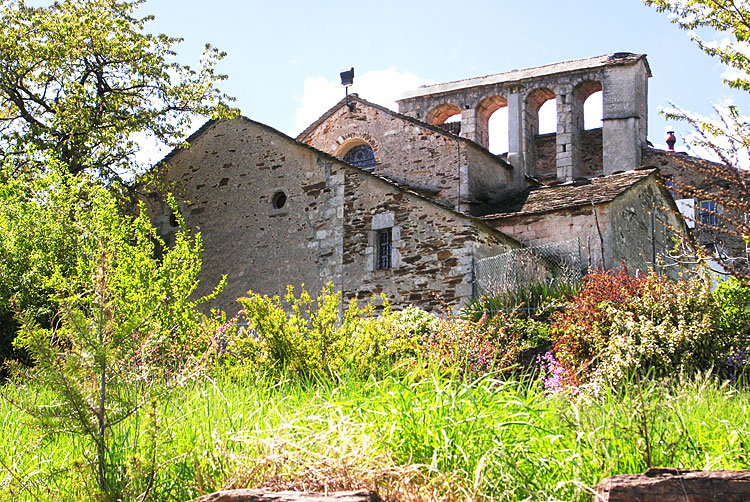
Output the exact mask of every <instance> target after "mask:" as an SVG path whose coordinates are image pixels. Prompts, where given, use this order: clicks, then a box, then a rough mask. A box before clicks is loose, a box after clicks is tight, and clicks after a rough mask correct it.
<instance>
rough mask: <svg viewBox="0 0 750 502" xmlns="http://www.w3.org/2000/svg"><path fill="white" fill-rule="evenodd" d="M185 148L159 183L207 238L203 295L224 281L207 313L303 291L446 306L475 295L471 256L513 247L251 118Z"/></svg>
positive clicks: (164, 215) (155, 198) (163, 227)
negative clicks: (380, 259)
mask: <svg viewBox="0 0 750 502" xmlns="http://www.w3.org/2000/svg"><path fill="white" fill-rule="evenodd" d="M190 144H191V147H190V148H189V149H186V150H176V151H174V152H173V153H172V154H170V155H169V156H168V157H167V158H166V159H165V160H164V161H163V163H162V165H161V169H160V171H159V173H160V176H161V178H162V181H164V182H165V183H166V185H167V186H170V187H171V188H172V190H173V191H174V193H175V195H176V197H177V198H178V200H179V201H181V202H180V205H181V209H182V210H183V213H184V216H185V220H186V224H187V225H188V227H190V228H192V229H193V230H195V231H199V232H200V233H201V236H202V239H203V245H204V249H205V252H204V264H203V272H202V275H201V286H200V290H199V291H198V294H206V293H208V292H210V291H211V290H212V288H213V287H214V286H216V284H218V283H219V282H220V280H221V278H222V276H223V275H224V274H226V275H227V284H226V287H225V289H224V291H223V292H222V293H221V294H220V295H219V297H217V299H216V300H215V301H214V302H213V303H212V304H211V306H218V307H220V308H223V309H225V310H228V311H230V312H231V311H232V310H236V308H237V307H236V306H234V305H233V301H234V300H235V299H236V298H238V297H241V296H245V295H246V294H247V292H248V290H253V291H255V292H258V293H263V294H268V295H278V294H283V293H284V292H285V291H286V287H287V285H293V286H296V287H299V286H300V285H302V284H304V285H305V286H306V287H307V288H308V290H311V291H316V290H320V288H322V286H323V285H324V284H326V283H327V282H329V281H330V282H332V283H333V284H334V286H335V288H336V289H337V290H339V291H341V292H342V293H343V296H344V298H347V299H349V298H355V297H356V298H360V299H367V300H369V299H370V297H371V296H372V295H375V294H378V293H385V294H386V295H387V296H388V298H389V299H390V300H391V301H392V302H393V304H394V305H396V306H405V305H411V304H413V305H417V306H420V307H423V308H426V309H431V310H437V309H439V308H442V307H443V306H450V307H453V306H456V305H459V304H462V303H464V302H466V301H468V299H469V298H470V296H471V286H472V266H471V264H472V260H473V259H474V258H475V257H476V256H480V257H481V256H484V255H486V254H488V253H497V252H502V251H505V250H508V249H510V248H512V247H519V246H520V244H519V243H518V242H517V241H515V240H514V239H512V238H510V237H507V236H505V235H503V234H501V233H500V232H498V231H496V230H493V229H492V228H490V227H488V226H486V225H484V224H483V223H482V222H480V221H479V220H477V219H474V218H471V217H469V216H466V215H463V214H460V213H458V212H456V211H454V210H452V209H450V208H447V207H444V206H442V205H440V204H438V203H435V202H432V201H430V200H429V199H426V198H425V197H423V196H421V195H419V194H417V193H415V192H410V191H408V190H405V189H404V188H401V187H399V186H397V185H396V184H394V183H392V182H389V181H388V180H386V179H384V178H381V177H378V176H376V175H373V174H370V173H368V172H365V171H363V170H361V169H358V168H356V167H352V166H350V165H348V164H346V163H344V162H342V161H340V160H338V159H336V158H334V157H331V156H329V155H327V154H325V153H323V152H320V151H318V150H315V149H314V148H311V147H308V146H306V145H304V144H301V143H299V142H297V141H295V140H293V139H292V138H289V137H287V136H285V135H283V134H282V133H280V132H278V131H275V130H274V129H271V128H270V127H267V126H265V125H262V124H259V123H256V122H253V121H251V120H249V119H245V118H240V119H235V120H231V121H218V122H209V123H208V124H206V125H205V126H204V127H203V128H202V129H201V130H200V131H199V132H197V133H196V134H195V135H194V136H193V137H192V138H191V139H190ZM280 194H283V202H280V200H281V199H280V198H279V197H280ZM146 200H147V202H148V209H149V211H150V213H151V214H152V215H153V216H154V221H156V222H157V224H158V226H159V230H160V233H161V234H163V235H166V236H169V235H170V234H171V233H174V232H176V231H177V227H176V225H173V223H175V222H174V220H173V219H172V218H170V211H169V208H168V206H167V205H166V204H164V203H163V202H162V200H163V199H162V197H161V196H160V195H159V193H157V192H155V193H153V194H152V195H151V196H150V197H147V198H146ZM170 220H171V221H170ZM382 229H389V230H390V233H391V235H392V239H393V240H392V256H391V259H392V264H391V266H389V267H388V268H387V269H385V270H378V269H377V267H376V266H375V262H374V255H375V253H376V246H375V242H374V239H375V237H376V233H377V231H379V230H382Z"/></svg>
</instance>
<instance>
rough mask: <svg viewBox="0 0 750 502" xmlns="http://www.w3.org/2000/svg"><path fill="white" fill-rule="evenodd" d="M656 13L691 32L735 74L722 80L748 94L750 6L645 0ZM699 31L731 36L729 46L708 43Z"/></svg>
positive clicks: (716, 0) (734, 1)
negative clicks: (664, 13)
mask: <svg viewBox="0 0 750 502" xmlns="http://www.w3.org/2000/svg"><path fill="white" fill-rule="evenodd" d="M644 3H645V4H646V5H649V6H651V7H654V8H656V10H657V11H659V12H667V13H669V15H670V18H671V20H672V23H674V24H676V25H677V26H679V27H680V28H681V29H683V30H687V31H689V32H690V38H691V39H692V40H693V41H694V42H695V43H696V44H697V45H698V47H699V48H700V49H701V50H702V51H703V52H705V53H706V54H708V55H709V56H712V57H718V58H719V59H720V60H721V62H722V63H723V64H725V65H727V66H728V67H730V68H734V69H735V70H737V72H738V73H736V74H733V75H731V76H730V77H729V78H727V79H726V80H725V81H726V83H727V84H728V85H729V86H731V87H733V88H735V89H742V90H744V91H750V77H748V70H749V69H750V51H748V49H750V46H748V45H747V44H748V42H750V6H749V5H748V4H747V2H746V1H745V0H644ZM699 28H708V29H712V30H716V31H718V32H721V33H723V34H725V35H729V36H731V37H732V39H733V40H731V41H730V42H728V43H723V42H715V41H708V40H704V39H703V38H701V36H700V35H699V34H698V33H697V31H696V30H697V29H699Z"/></svg>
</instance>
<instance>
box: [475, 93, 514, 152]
mask: <svg viewBox="0 0 750 502" xmlns="http://www.w3.org/2000/svg"><path fill="white" fill-rule="evenodd" d="M477 129H478V131H479V133H480V134H479V143H480V144H481V145H482V146H483V147H485V148H487V149H488V150H489V151H490V152H492V153H494V154H496V155H497V154H501V153H507V152H508V100H507V99H505V98H504V97H502V96H490V97H488V98H485V99H483V100H482V101H481V102H480V103H479V106H477Z"/></svg>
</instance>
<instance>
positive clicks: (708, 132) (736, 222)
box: [644, 0, 750, 281]
mask: <svg viewBox="0 0 750 502" xmlns="http://www.w3.org/2000/svg"><path fill="white" fill-rule="evenodd" d="M644 3H645V4H646V5H649V6H651V7H654V8H655V9H656V10H657V11H659V12H665V13H668V14H669V17H670V19H671V21H672V23H674V24H676V25H677V26H679V27H680V28H681V29H683V30H687V31H688V32H689V35H690V37H691V39H692V40H693V41H694V42H695V43H696V44H697V46H698V47H699V48H700V49H701V50H702V51H704V52H705V53H706V54H708V55H710V56H712V57H717V58H719V60H720V61H721V62H722V63H723V64H724V65H725V66H726V67H727V68H728V70H729V71H727V72H726V73H725V82H726V83H727V84H728V85H729V86H730V87H732V88H734V89H738V90H741V91H745V92H750V6H748V4H747V2H746V1H745V0H644ZM700 32H709V33H711V34H713V35H716V34H717V33H718V35H720V36H722V37H725V38H724V40H722V41H714V40H706V39H704V38H703V37H702V36H701V35H700ZM714 110H715V111H716V116H715V117H713V118H705V117H701V116H699V115H697V114H694V113H690V112H687V111H685V110H683V109H681V108H679V107H677V106H674V107H673V109H672V110H669V111H667V112H666V113H665V115H666V116H667V118H669V119H672V120H677V121H683V122H687V123H688V124H689V125H690V126H691V127H692V128H693V129H694V131H695V133H696V134H695V135H693V137H692V138H691V139H690V140H689V143H690V146H691V147H692V148H693V149H695V150H697V151H699V152H700V151H702V152H706V153H707V154H709V155H711V156H713V157H715V158H716V159H717V160H719V163H713V162H695V161H690V160H689V159H680V158H675V162H676V164H677V165H678V166H679V167H680V168H681V170H682V171H684V172H685V173H687V174H688V176H685V177H683V178H682V181H680V182H675V188H676V190H677V191H679V192H681V193H682V194H683V195H685V196H686V197H694V198H696V199H698V200H702V201H713V202H716V203H717V206H716V208H715V209H708V210H706V209H704V210H703V212H704V213H705V214H707V215H708V218H707V219H709V220H710V221H715V222H717V224H716V225H705V223H704V222H702V221H701V220H700V219H696V221H695V223H696V225H697V226H699V227H703V228H704V229H705V230H707V231H708V232H709V233H710V234H713V235H714V236H715V239H714V240H715V242H717V243H720V244H721V243H723V242H724V241H726V242H730V243H731V242H734V243H735V244H734V245H730V246H727V247H728V248H734V250H735V251H734V252H733V253H732V254H734V255H735V256H730V255H728V254H726V253H723V252H722V250H721V249H716V251H717V253H716V255H715V256H716V257H717V258H718V259H719V261H721V262H722V264H723V265H724V266H725V267H726V268H727V269H728V270H729V271H730V272H732V273H733V274H735V275H737V276H738V277H740V278H741V279H743V280H745V281H748V280H750V266H748V259H747V258H748V257H747V256H744V258H742V257H738V256H736V250H737V249H738V248H740V247H744V246H743V244H744V245H746V244H748V243H749V242H750V226H749V223H750V221H749V220H748V216H747V215H748V214H750V172H749V171H748V170H747V168H748V165H749V162H750V120H749V119H748V117H747V116H746V115H743V113H742V112H741V110H740V109H739V108H738V107H737V106H736V105H734V104H728V105H724V106H719V105H715V106H714ZM707 182H708V183H707ZM719 236H722V237H721V238H719ZM743 254H745V255H746V254H747V253H746V252H745V253H743ZM740 258H741V259H740Z"/></svg>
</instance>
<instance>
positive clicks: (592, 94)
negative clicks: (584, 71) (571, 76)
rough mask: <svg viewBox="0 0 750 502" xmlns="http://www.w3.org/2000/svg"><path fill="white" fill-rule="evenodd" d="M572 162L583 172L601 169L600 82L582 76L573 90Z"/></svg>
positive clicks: (587, 174) (600, 170)
mask: <svg viewBox="0 0 750 502" xmlns="http://www.w3.org/2000/svg"><path fill="white" fill-rule="evenodd" d="M572 113H573V124H574V131H573V148H574V162H576V165H577V166H578V172H579V173H580V175H583V176H589V177H591V176H596V175H598V174H601V173H602V171H603V163H604V160H603V155H604V154H603V143H602V113H603V109H602V84H601V82H597V81H596V80H586V81H584V82H581V83H580V84H578V85H577V86H576V87H575V89H574V90H573V109H572Z"/></svg>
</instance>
